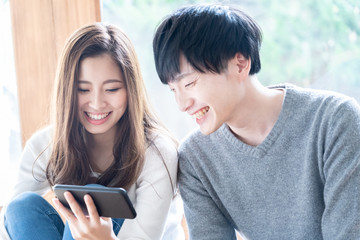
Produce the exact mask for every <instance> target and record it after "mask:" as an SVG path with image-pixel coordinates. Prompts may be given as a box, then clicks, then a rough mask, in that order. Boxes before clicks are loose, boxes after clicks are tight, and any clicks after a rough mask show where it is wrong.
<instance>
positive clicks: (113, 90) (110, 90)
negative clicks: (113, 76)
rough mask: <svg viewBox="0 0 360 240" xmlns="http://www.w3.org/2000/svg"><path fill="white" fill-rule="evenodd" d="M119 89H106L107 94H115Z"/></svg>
mask: <svg viewBox="0 0 360 240" xmlns="http://www.w3.org/2000/svg"><path fill="white" fill-rule="evenodd" d="M119 89H120V88H110V89H106V91H107V92H116V91H118V90H119Z"/></svg>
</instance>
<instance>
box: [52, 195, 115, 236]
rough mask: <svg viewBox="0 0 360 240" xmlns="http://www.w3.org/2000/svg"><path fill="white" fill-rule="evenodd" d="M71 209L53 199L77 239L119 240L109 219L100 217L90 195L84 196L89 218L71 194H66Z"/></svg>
mask: <svg viewBox="0 0 360 240" xmlns="http://www.w3.org/2000/svg"><path fill="white" fill-rule="evenodd" d="M64 196H65V199H66V201H67V202H68V204H69V206H70V209H71V210H69V209H68V208H66V207H65V206H64V205H63V204H61V202H60V201H59V199H57V198H53V199H52V200H53V203H54V206H55V208H56V209H57V211H58V212H59V213H60V214H61V215H63V216H64V217H65V219H66V220H67V221H68V223H69V227H70V230H71V234H72V236H73V238H75V239H89V240H90V239H91V240H97V239H109V240H110V239H117V238H116V236H115V234H114V232H113V230H112V221H111V218H108V217H100V216H99V214H98V211H97V210H96V206H95V204H94V201H93V199H92V198H91V196H90V195H88V194H86V195H85V196H84V202H85V204H86V209H87V212H88V216H86V215H85V214H84V212H83V210H82V208H81V207H80V205H79V204H78V203H77V201H76V200H75V198H74V197H73V196H72V194H71V193H70V192H68V191H67V192H65V193H64Z"/></svg>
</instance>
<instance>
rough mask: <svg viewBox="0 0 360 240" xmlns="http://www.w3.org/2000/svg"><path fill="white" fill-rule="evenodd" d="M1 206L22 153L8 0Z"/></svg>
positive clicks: (2, 50)
mask: <svg viewBox="0 0 360 240" xmlns="http://www.w3.org/2000/svg"><path fill="white" fill-rule="evenodd" d="M0 29H1V32H2V36H1V40H0V42H1V44H0V55H1V58H0V74H1V77H0V103H1V115H2V117H1V118H0V133H1V134H0V153H1V158H0V191H1V194H0V205H3V204H4V202H5V201H6V200H7V199H8V197H10V195H9V193H10V192H11V187H12V183H13V182H14V181H15V178H16V174H14V173H15V172H16V164H17V160H18V159H19V158H20V154H21V138H20V122H19V111H18V103H17V88H16V78H15V67H14V56H13V46H12V38H11V34H12V33H11V23H10V7H9V1H1V2H0Z"/></svg>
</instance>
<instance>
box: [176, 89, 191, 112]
mask: <svg viewBox="0 0 360 240" xmlns="http://www.w3.org/2000/svg"><path fill="white" fill-rule="evenodd" d="M176 102H177V104H178V106H179V109H180V111H182V112H186V111H187V110H188V109H189V107H190V106H191V105H192V104H193V99H192V98H191V97H190V96H187V95H186V94H184V93H177V94H176Z"/></svg>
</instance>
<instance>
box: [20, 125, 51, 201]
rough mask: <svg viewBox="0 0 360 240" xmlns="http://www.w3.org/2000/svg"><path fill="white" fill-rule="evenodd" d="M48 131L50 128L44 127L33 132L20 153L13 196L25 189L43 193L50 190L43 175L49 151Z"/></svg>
mask: <svg viewBox="0 0 360 240" xmlns="http://www.w3.org/2000/svg"><path fill="white" fill-rule="evenodd" d="M50 133H51V128H49V127H48V128H45V129H43V130H41V131H39V132H37V133H35V134H34V135H33V136H32V137H31V138H30V139H29V141H28V142H27V143H26V145H25V147H24V150H23V152H22V154H21V159H20V165H19V168H18V176H17V180H16V183H15V186H14V189H13V198H14V197H16V196H18V195H19V194H21V193H23V192H26V191H31V192H35V193H37V194H39V195H43V194H45V193H46V192H47V191H49V190H50V185H49V183H48V181H47V180H46V176H45V170H46V166H47V163H48V161H49V153H50V149H49V148H48V144H49V142H50Z"/></svg>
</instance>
